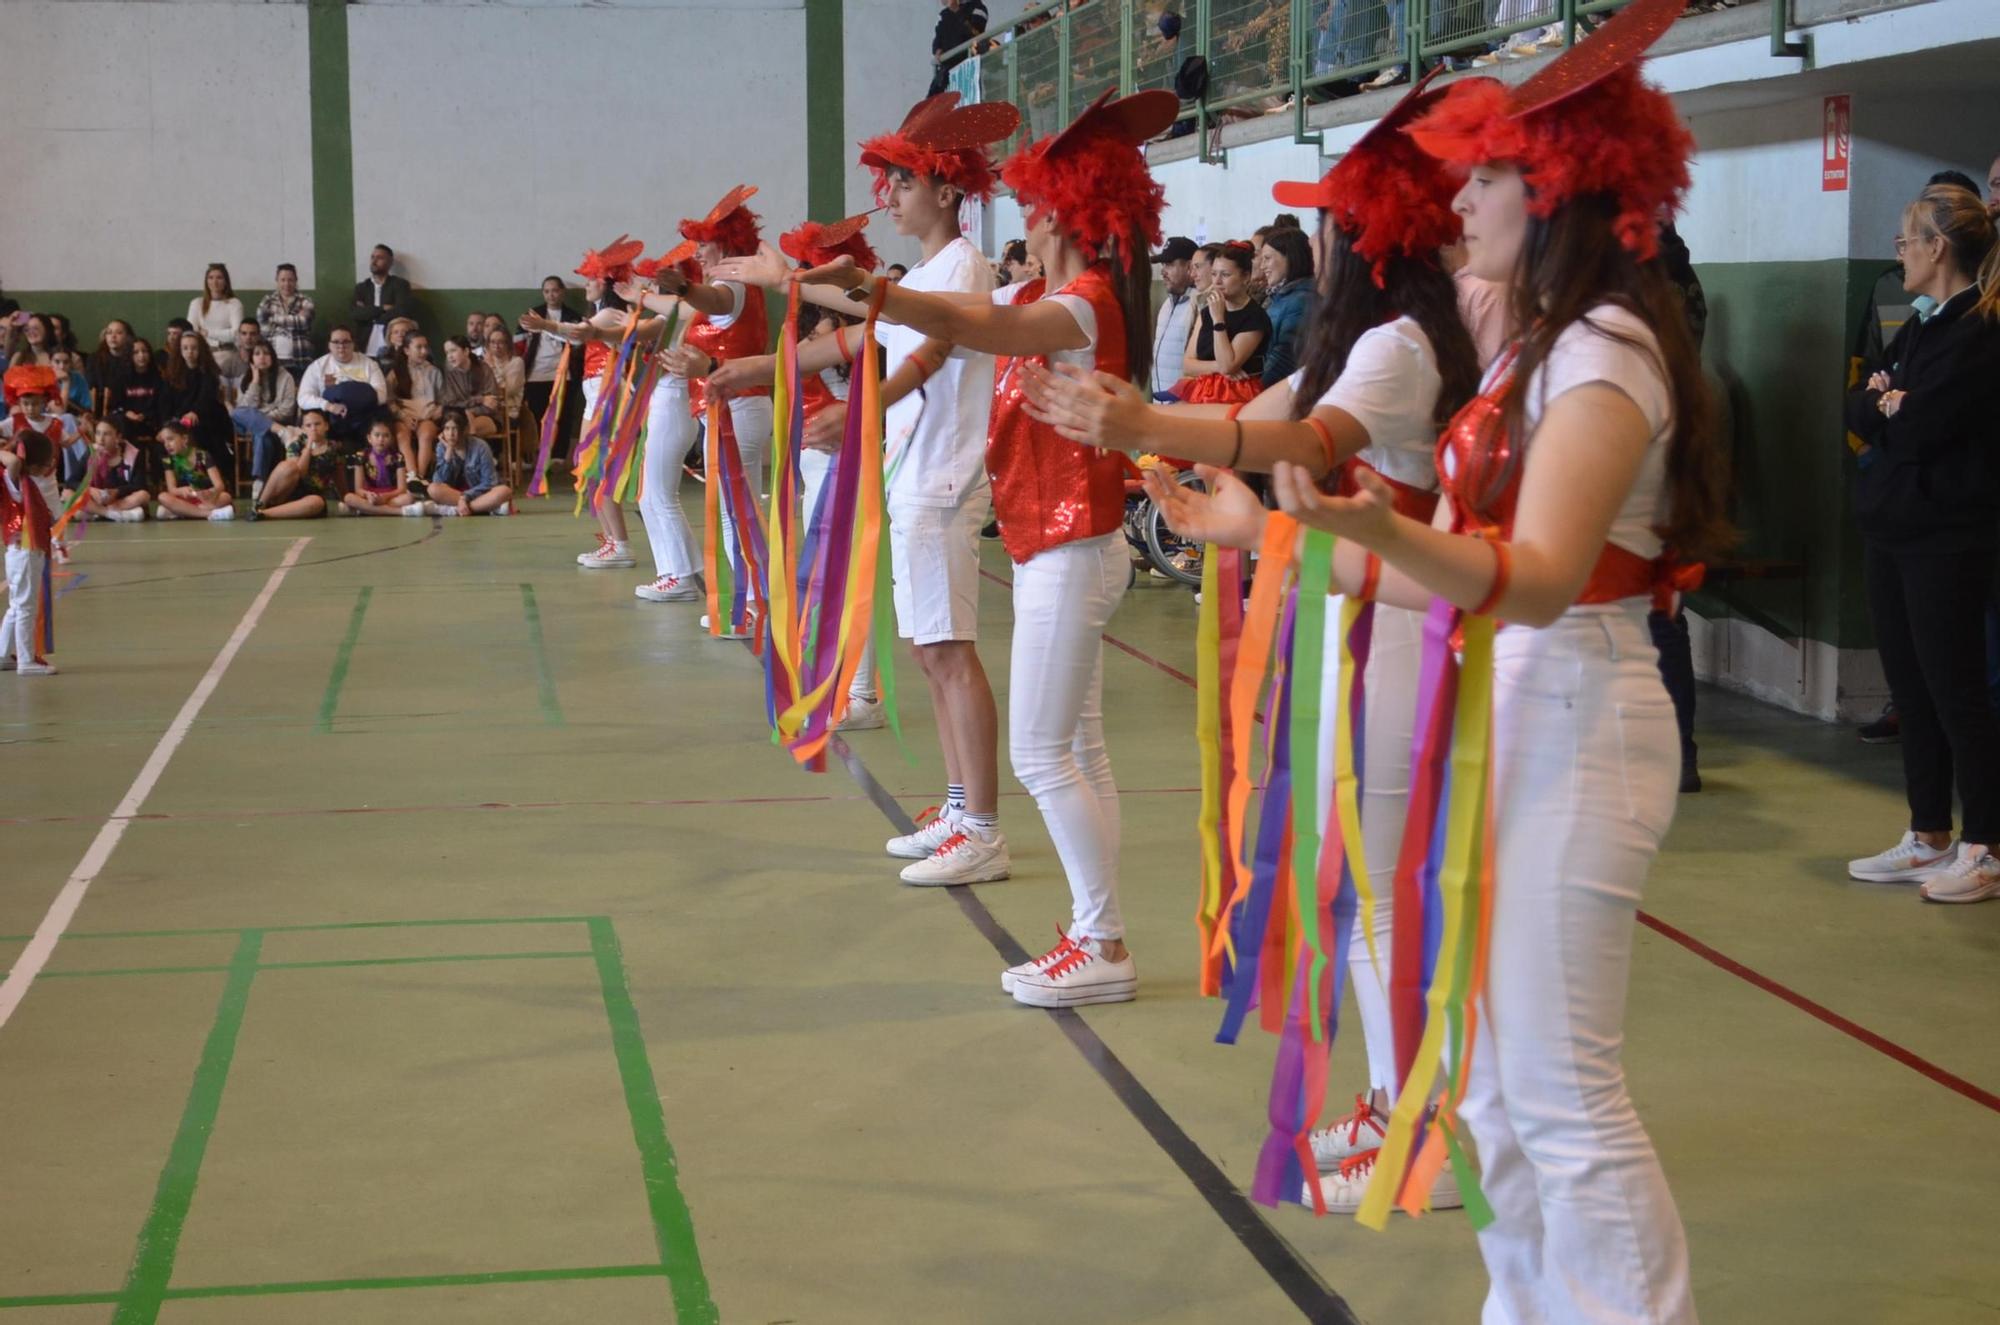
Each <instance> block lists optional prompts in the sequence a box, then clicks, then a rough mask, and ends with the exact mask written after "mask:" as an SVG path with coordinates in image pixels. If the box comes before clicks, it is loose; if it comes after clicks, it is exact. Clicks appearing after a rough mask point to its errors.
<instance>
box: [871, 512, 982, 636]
mask: <svg viewBox="0 0 2000 1325" xmlns="http://www.w3.org/2000/svg"><path fill="white" fill-rule="evenodd" d="M992 509H993V499H992V497H991V495H990V494H989V493H988V492H987V491H986V490H984V489H981V490H980V491H979V492H978V493H977V494H976V495H974V496H973V497H971V498H969V499H968V500H966V501H965V502H963V503H961V504H959V505H957V506H918V505H915V504H913V503H893V502H892V503H891V504H890V506H889V565H890V570H891V572H892V573H893V574H894V576H895V579H896V633H897V634H899V635H901V636H902V637H903V638H904V639H906V640H909V641H911V642H912V643H916V644H941V643H943V642H944V641H945V640H976V639H978V638H979V531H980V529H981V528H983V527H984V526H985V524H986V521H987V520H988V519H989V518H990V516H991V512H992Z"/></svg>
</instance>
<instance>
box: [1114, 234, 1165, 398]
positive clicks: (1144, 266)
mask: <svg viewBox="0 0 2000 1325" xmlns="http://www.w3.org/2000/svg"><path fill="white" fill-rule="evenodd" d="M1103 256H1104V260H1105V261H1107V262H1109V263H1110V264H1111V286H1112V289H1113V290H1114V291H1116V292H1117V295H1118V308H1119V311H1121V312H1122V313H1124V315H1125V376H1126V377H1127V378H1128V379H1130V380H1131V381H1132V382H1134V383H1136V384H1137V385H1139V386H1141V387H1144V386H1146V384H1147V383H1149V382H1151V381H1152V380H1153V336H1152V329H1153V267H1152V264H1151V263H1150V262H1148V261H1147V260H1146V255H1145V254H1144V253H1127V252H1125V245H1124V242H1123V241H1121V240H1117V239H1113V240H1111V241H1110V242H1109V243H1107V244H1106V245H1105V246H1104V254H1103Z"/></svg>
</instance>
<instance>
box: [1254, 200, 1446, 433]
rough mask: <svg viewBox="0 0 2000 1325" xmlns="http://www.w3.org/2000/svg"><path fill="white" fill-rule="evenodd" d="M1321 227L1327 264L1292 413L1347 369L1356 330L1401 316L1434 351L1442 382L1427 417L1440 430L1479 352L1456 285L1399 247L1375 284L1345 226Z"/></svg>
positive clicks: (1309, 404)
mask: <svg viewBox="0 0 2000 1325" xmlns="http://www.w3.org/2000/svg"><path fill="white" fill-rule="evenodd" d="M1324 233H1325V234H1326V236H1327V241H1326V267H1325V269H1324V270H1322V271H1321V272H1320V278H1319V312H1318V313H1317V314H1316V315H1315V316H1314V318H1313V324H1312V329H1311V331H1310V332H1309V333H1308V334H1307V336H1306V349H1305V354H1304V356H1303V357H1302V358H1301V359H1300V360H1299V362H1300V363H1301V364H1302V365H1303V366H1304V370H1305V377H1304V379H1303V380H1302V381H1300V383H1299V389H1298V390H1297V391H1294V392H1293V393H1292V417H1293V418H1295V419H1303V418H1304V417H1306V415H1308V414H1310V413H1312V412H1313V409H1314V407H1316V406H1317V405H1318V404H1319V400H1320V397H1321V396H1324V395H1325V394H1326V393H1327V392H1328V391H1329V390H1330V389H1332V387H1333V384H1334V383H1335V382H1336V381H1338V380H1339V379H1340V375H1341V374H1342V373H1343V372H1345V371H1347V356H1348V355H1350V354H1352V353H1354V343H1355V342H1356V341H1358V340H1360V339H1361V336H1362V333H1364V332H1366V331H1368V330H1370V329H1372V328H1374V327H1379V326H1381V325H1382V324H1383V323H1384V322H1389V321H1393V320H1394V319H1396V318H1399V317H1407V318H1409V319H1410V320H1411V321H1413V322H1415V323H1416V324H1417V325H1418V326H1419V327H1421V328H1422V329H1423V333H1424V335H1425V337H1426V338H1427V339H1429V341H1430V343H1431V352H1432V353H1433V354H1435V355H1436V356H1437V370H1438V376H1439V377H1440V378H1441V379H1443V387H1442V389H1441V390H1439V392H1438V398H1437V404H1436V405H1435V406H1434V407H1433V408H1432V411H1431V421H1432V422H1433V423H1435V424H1436V425H1437V426H1438V427H1439V428H1440V429H1442V428H1443V427H1444V425H1445V424H1447V423H1449V422H1450V421H1451V416H1452V415H1454V414H1456V413H1458V411H1459V410H1460V409H1462V408H1463V407H1464V405H1465V402H1466V401H1468V400H1470V399H1472V396H1473V393H1474V392H1476V391H1478V390H1479V351H1478V350H1477V349H1476V348H1475V347H1474V346H1473V344H1472V333H1471V332H1469V331H1467V330H1466V329H1465V319H1464V317H1462V316H1461V315H1460V314H1459V311H1458V286H1457V285H1456V284H1455V283H1454V282H1453V281H1452V279H1451V277H1450V276H1447V275H1446V274H1445V272H1444V269H1443V268H1441V267H1439V266H1438V265H1437V263H1436V262H1434V261H1432V260H1430V259H1428V258H1411V257H1404V256H1402V255H1400V254H1399V255H1397V256H1395V257H1392V258H1390V259H1389V261H1388V263H1387V265H1386V266H1385V267H1384V268H1383V270H1382V284H1381V285H1380V286H1377V285H1376V284H1375V269H1374V265H1373V264H1372V263H1370V262H1369V260H1368V259H1366V258H1364V257H1362V256H1361V255H1360V254H1359V253H1356V252H1355V251H1354V245H1353V243H1352V242H1351V241H1350V239H1349V237H1348V234H1347V231H1345V230H1343V229H1342V228H1341V227H1340V226H1338V225H1329V226H1327V227H1326V228H1325V231H1324Z"/></svg>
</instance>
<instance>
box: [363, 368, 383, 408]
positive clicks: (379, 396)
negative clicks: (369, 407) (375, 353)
mask: <svg viewBox="0 0 2000 1325" xmlns="http://www.w3.org/2000/svg"><path fill="white" fill-rule="evenodd" d="M363 362H364V363H366V364H367V365H368V385H369V386H372V387H374V388H375V402H376V403H377V404H379V405H386V404H388V403H389V379H388V378H386V377H384V376H383V375H382V365H381V364H379V363H376V362H375V361H374V360H373V359H365V360H363Z"/></svg>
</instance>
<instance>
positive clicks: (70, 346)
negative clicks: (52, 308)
mask: <svg viewBox="0 0 2000 1325" xmlns="http://www.w3.org/2000/svg"><path fill="white" fill-rule="evenodd" d="M49 326H50V328H52V329H53V330H54V331H55V333H56V348H57V349H59V350H68V351H69V352H70V353H71V354H75V353H76V352H77V351H78V350H79V349H80V348H82V347H81V346H79V345H78V344H77V341H76V328H75V327H72V326H71V325H70V324H69V319H68V318H67V317H64V316H63V315H62V314H61V313H51V314H49Z"/></svg>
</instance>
